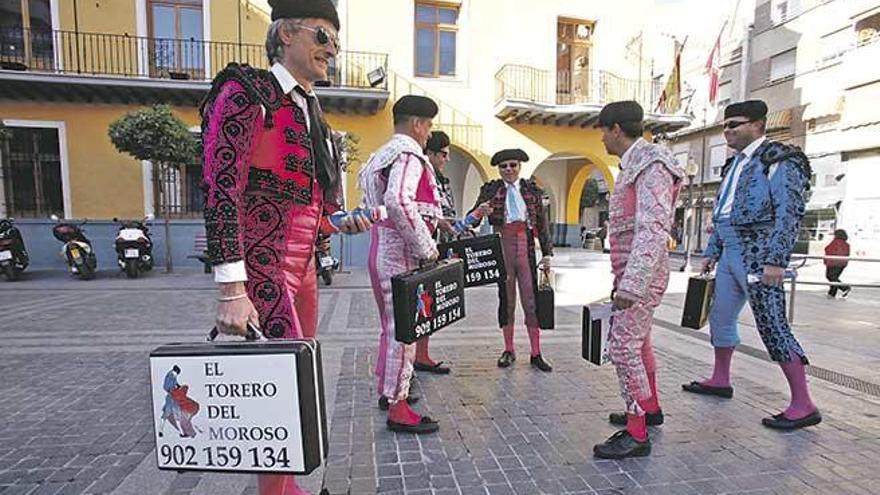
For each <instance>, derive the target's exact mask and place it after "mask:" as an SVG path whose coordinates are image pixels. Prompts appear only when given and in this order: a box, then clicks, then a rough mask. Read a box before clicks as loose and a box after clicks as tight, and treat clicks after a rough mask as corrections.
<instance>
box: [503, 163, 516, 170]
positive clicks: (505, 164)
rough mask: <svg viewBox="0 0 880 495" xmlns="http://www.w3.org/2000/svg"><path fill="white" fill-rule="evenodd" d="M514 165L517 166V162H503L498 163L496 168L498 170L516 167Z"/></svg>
mask: <svg viewBox="0 0 880 495" xmlns="http://www.w3.org/2000/svg"><path fill="white" fill-rule="evenodd" d="M516 167H519V163H517V162H504V163H499V164H498V168H499V169H500V170H504V169H507V168H516Z"/></svg>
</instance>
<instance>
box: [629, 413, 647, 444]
mask: <svg viewBox="0 0 880 495" xmlns="http://www.w3.org/2000/svg"><path fill="white" fill-rule="evenodd" d="M626 431H628V432H629V434H630V435H632V437H633V438H635V439H636V440H638V441H640V442H644V441H645V440H647V439H648V424H647V423H646V422H645V415H644V414H642V415H641V416H636V415H635V414H627V415H626Z"/></svg>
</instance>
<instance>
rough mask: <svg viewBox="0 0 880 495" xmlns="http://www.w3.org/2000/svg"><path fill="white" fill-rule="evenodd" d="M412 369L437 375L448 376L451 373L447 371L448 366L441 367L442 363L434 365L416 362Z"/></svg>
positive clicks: (438, 362)
mask: <svg viewBox="0 0 880 495" xmlns="http://www.w3.org/2000/svg"><path fill="white" fill-rule="evenodd" d="M413 368H415V370H416V371H424V372H427V373H434V374H437V375H448V374H449V372H450V371H451V370H450V369H449V366H443V361H437V362H436V363H434V364H425V363H420V362H418V361H416V362H415V363H413Z"/></svg>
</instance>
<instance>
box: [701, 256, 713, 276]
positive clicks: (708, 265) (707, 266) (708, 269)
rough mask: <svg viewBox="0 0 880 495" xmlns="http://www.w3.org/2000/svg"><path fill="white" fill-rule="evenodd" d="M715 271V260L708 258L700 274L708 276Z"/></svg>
mask: <svg viewBox="0 0 880 495" xmlns="http://www.w3.org/2000/svg"><path fill="white" fill-rule="evenodd" d="M714 269H715V260H714V259H713V258H706V259H705V260H703V270H702V271H701V272H700V273H702V274H703V275H707V274H709V273H712V270H714Z"/></svg>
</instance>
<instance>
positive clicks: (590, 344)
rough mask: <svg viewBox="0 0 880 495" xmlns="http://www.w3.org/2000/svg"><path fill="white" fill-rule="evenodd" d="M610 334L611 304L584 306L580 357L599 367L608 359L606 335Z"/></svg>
mask: <svg viewBox="0 0 880 495" xmlns="http://www.w3.org/2000/svg"><path fill="white" fill-rule="evenodd" d="M610 332H611V302H610V301H609V302H606V303H598V304H589V305H587V306H584V313H583V321H582V322H581V357H583V358H584V359H586V360H587V361H589V362H591V363H593V364H595V365H596V366H601V365H603V364H606V363H608V362H609V361H610V359H609V357H608V334H609V333H610Z"/></svg>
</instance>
